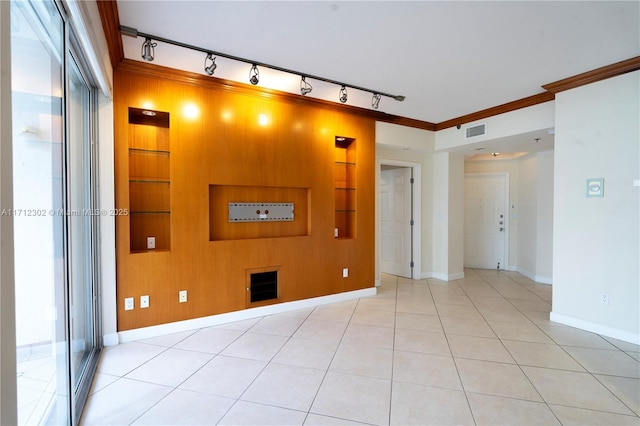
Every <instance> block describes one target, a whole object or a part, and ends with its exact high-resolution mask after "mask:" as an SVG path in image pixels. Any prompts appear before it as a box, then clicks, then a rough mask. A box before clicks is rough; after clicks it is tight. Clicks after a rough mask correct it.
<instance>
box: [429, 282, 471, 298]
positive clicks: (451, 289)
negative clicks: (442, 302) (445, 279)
mask: <svg viewBox="0 0 640 426" xmlns="http://www.w3.org/2000/svg"><path fill="white" fill-rule="evenodd" d="M429 290H431V294H432V295H433V299H434V300H435V299H436V294H438V295H447V294H448V295H455V296H466V294H465V292H464V290H462V287H460V286H459V285H457V284H454V283H449V284H447V285H432V286H429Z"/></svg>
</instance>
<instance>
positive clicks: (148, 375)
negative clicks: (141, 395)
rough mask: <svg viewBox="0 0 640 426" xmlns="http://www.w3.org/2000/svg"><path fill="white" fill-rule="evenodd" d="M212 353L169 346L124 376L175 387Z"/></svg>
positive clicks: (197, 368) (207, 360) (203, 363)
mask: <svg viewBox="0 0 640 426" xmlns="http://www.w3.org/2000/svg"><path fill="white" fill-rule="evenodd" d="M213 357H214V355H212V354H207V353H203V352H192V351H184V350H180V349H173V348H169V349H167V350H166V351H164V352H162V353H161V354H159V355H158V356H156V357H155V358H153V359H151V360H149V361H147V362H146V363H144V364H142V365H141V366H140V367H138V368H136V369H135V370H133V371H132V372H130V373H129V374H127V375H126V376H125V377H126V378H128V379H133V380H141V381H143V382H149V383H156V384H158V385H165V386H172V387H176V386H178V385H180V383H182V382H184V381H185V380H186V379H187V378H189V377H190V376H191V375H192V374H193V373H195V372H196V371H197V370H199V369H200V368H201V367H202V366H203V365H205V364H206V363H207V362H209V361H210V360H211V359H212V358H213Z"/></svg>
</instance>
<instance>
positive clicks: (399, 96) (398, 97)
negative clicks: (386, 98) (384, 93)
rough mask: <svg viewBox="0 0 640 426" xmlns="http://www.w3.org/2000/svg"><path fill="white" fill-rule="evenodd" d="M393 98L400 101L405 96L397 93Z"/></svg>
mask: <svg viewBox="0 0 640 426" xmlns="http://www.w3.org/2000/svg"><path fill="white" fill-rule="evenodd" d="M393 99H395V100H396V101H398V102H402V101H404V100H405V97H404V96H402V95H397V96H394V97H393Z"/></svg>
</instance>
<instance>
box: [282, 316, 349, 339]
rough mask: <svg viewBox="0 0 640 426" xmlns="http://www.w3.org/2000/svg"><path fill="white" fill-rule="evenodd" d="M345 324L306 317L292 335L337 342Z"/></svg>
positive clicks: (340, 337)
mask: <svg viewBox="0 0 640 426" xmlns="http://www.w3.org/2000/svg"><path fill="white" fill-rule="evenodd" d="M347 324H348V323H346V322H337V321H319V320H313V319H307V320H306V321H305V322H303V323H302V325H301V326H300V328H298V330H297V331H296V332H295V334H294V335H293V337H298V338H301V339H311V340H321V341H324V342H332V343H333V342H335V343H338V342H339V341H340V340H341V339H342V336H343V335H344V332H345V330H346V329H347Z"/></svg>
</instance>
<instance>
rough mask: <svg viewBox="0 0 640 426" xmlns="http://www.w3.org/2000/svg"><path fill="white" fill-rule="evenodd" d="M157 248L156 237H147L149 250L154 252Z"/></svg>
mask: <svg viewBox="0 0 640 426" xmlns="http://www.w3.org/2000/svg"><path fill="white" fill-rule="evenodd" d="M155 248H156V237H147V249H148V250H153V249H155Z"/></svg>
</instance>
